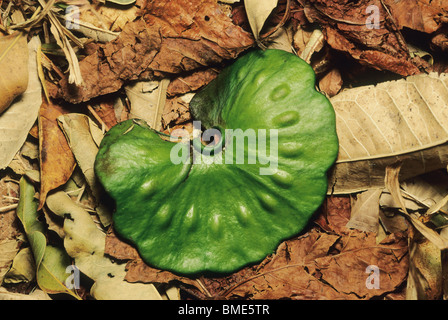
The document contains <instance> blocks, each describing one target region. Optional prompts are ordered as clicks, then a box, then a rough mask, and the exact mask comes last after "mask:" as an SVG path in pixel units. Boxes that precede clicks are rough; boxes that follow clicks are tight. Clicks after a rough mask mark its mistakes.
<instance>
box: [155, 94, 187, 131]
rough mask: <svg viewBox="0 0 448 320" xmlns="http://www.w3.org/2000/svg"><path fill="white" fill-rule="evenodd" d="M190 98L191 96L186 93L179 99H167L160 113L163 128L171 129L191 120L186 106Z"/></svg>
mask: <svg viewBox="0 0 448 320" xmlns="http://www.w3.org/2000/svg"><path fill="white" fill-rule="evenodd" d="M192 97H193V94H191V93H187V94H185V95H182V96H179V97H174V98H169V99H167V101H166V104H165V108H164V110H163V113H162V125H163V127H164V128H171V127H173V126H174V125H177V124H182V123H185V122H187V121H190V120H191V114H190V109H189V108H188V105H189V102H190V100H191V98H192Z"/></svg>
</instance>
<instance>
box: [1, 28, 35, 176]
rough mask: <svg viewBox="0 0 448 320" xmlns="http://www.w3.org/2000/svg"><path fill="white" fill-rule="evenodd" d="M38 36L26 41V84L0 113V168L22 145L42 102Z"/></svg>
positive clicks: (4, 165) (8, 161)
mask: <svg viewBox="0 0 448 320" xmlns="http://www.w3.org/2000/svg"><path fill="white" fill-rule="evenodd" d="M39 44H40V40H39V37H38V36H36V37H33V38H32V39H31V40H30V42H29V43H28V50H29V63H28V86H27V89H26V91H25V92H24V93H23V94H22V95H20V96H19V97H18V98H17V99H16V100H15V101H14V102H13V103H12V104H11V105H10V107H9V108H8V109H7V110H6V111H5V112H3V113H2V114H0V169H4V168H5V167H7V166H8V165H9V163H10V162H11V161H12V159H13V158H14V156H15V155H16V153H17V152H18V151H19V150H20V148H21V147H22V146H23V144H24V142H25V141H26V138H27V136H28V132H29V131H30V129H31V128H32V126H33V125H34V123H35V122H36V119H37V114H38V112H39V108H40V105H41V104H42V87H41V84H40V81H39V76H38V74H37V62H36V55H37V54H36V50H37V48H38V46H39Z"/></svg>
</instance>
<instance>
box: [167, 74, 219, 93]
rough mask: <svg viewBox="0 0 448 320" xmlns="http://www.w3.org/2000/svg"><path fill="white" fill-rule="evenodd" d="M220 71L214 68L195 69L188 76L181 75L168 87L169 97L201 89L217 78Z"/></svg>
mask: <svg viewBox="0 0 448 320" xmlns="http://www.w3.org/2000/svg"><path fill="white" fill-rule="evenodd" d="M218 73H219V71H218V70H216V69H214V68H209V69H205V70H199V71H195V72H193V73H191V74H188V75H186V76H179V77H177V78H175V79H173V81H171V82H170V84H169V85H168V89H167V94H168V96H169V97H173V96H177V95H182V94H185V93H189V92H193V91H196V90H199V89H200V88H202V87H204V86H206V85H207V84H208V83H210V81H212V80H213V79H215V78H216V76H217V75H218Z"/></svg>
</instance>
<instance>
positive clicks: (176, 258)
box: [95, 50, 338, 274]
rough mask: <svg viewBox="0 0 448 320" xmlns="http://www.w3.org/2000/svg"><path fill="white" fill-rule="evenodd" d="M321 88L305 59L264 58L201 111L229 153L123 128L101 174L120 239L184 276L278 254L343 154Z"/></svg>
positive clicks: (216, 84)
mask: <svg viewBox="0 0 448 320" xmlns="http://www.w3.org/2000/svg"><path fill="white" fill-rule="evenodd" d="M314 85H315V76H314V72H313V70H312V68H311V67H310V66H309V65H308V64H306V63H305V62H304V61H303V60H301V59H300V58H298V57H297V56H295V55H293V54H290V53H287V52H285V51H281V50H265V51H253V52H250V53H248V54H246V55H245V56H243V57H241V58H239V59H238V60H237V61H236V62H234V63H233V64H232V65H231V66H229V67H227V68H226V69H224V70H223V71H222V72H221V74H220V75H219V76H218V77H217V78H216V79H215V80H213V81H212V82H211V83H210V84H209V85H208V86H206V87H205V88H204V89H203V90H201V91H200V92H199V93H197V94H196V95H195V97H194V98H193V100H192V101H191V103H190V110H191V113H192V115H193V117H194V119H195V120H197V121H200V123H201V125H202V128H203V129H210V128H218V129H219V130H220V131H221V132H223V133H224V132H225V142H223V143H219V141H218V143H216V144H215V146H216V147H219V149H213V146H207V147H205V148H201V147H199V148H197V147H191V146H190V145H189V144H183V145H180V144H176V143H173V142H170V141H167V140H166V138H165V139H162V138H161V136H160V135H159V134H158V133H157V132H155V131H154V130H152V129H150V128H148V127H145V126H142V125H139V124H138V123H137V122H135V121H132V120H129V121H125V122H122V123H120V124H118V125H116V126H115V127H113V128H112V129H111V130H110V131H109V132H108V133H107V134H106V136H105V137H104V139H103V141H102V143H101V146H100V150H99V152H98V155H97V159H96V163H95V170H96V173H97V176H98V177H99V180H100V181H101V183H102V184H103V185H104V187H105V189H106V191H108V193H109V194H110V195H111V196H112V198H113V199H115V201H116V212H115V214H114V227H115V229H116V230H117V232H118V233H119V234H120V235H121V236H122V237H123V238H125V239H128V240H130V241H131V242H132V243H134V244H135V245H136V247H137V248H138V251H139V253H140V255H141V256H142V258H143V259H144V260H145V261H146V262H147V263H149V264H150V265H153V266H155V267H157V268H160V269H166V270H171V271H174V272H177V273H182V274H194V273H198V272H205V271H210V272H233V271H236V270H237V269H239V268H241V267H243V266H245V265H247V264H250V263H255V262H258V261H261V260H262V259H263V258H265V257H266V256H267V255H268V254H270V253H273V252H274V250H275V249H276V247H277V246H278V244H279V243H280V242H281V241H282V240H283V239H286V238H289V237H291V236H293V235H296V234H298V233H299V232H300V231H301V230H302V229H303V228H304V227H305V226H306V224H307V222H308V220H309V219H310V217H311V216H312V214H313V213H314V212H315V211H316V209H318V207H319V206H320V205H321V204H322V201H323V199H324V197H325V194H326V191H327V178H326V172H327V170H328V169H329V168H330V166H331V165H332V164H333V162H334V161H335V159H336V156H337V152H338V140H337V135H336V128H335V114H334V111H333V108H332V106H331V104H330V102H329V101H328V99H327V98H326V97H325V96H324V95H322V94H320V93H319V92H317V91H316V90H315V88H314ZM222 138H223V137H222ZM195 145H197V143H196V144H195ZM175 146H176V148H175ZM207 148H209V149H210V148H211V149H213V152H207V153H205V152H203V151H204V149H207ZM173 150H175V152H174V151H173ZM173 155H174V156H176V157H177V158H176V161H173ZM199 160H200V161H199Z"/></svg>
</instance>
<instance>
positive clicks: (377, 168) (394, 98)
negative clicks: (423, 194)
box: [329, 73, 448, 194]
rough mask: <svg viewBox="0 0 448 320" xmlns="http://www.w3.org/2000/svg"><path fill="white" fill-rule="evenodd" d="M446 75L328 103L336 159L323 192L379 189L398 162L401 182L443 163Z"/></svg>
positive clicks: (354, 92)
mask: <svg viewBox="0 0 448 320" xmlns="http://www.w3.org/2000/svg"><path fill="white" fill-rule="evenodd" d="M447 84H448V75H446V74H441V75H437V74H434V73H431V74H429V75H418V76H413V77H409V78H407V79H402V80H397V81H390V82H384V83H379V84H377V85H376V86H364V87H357V88H352V89H347V90H344V91H342V92H341V93H339V94H338V95H336V96H334V97H333V98H331V102H332V104H333V107H334V109H335V112H336V127H337V132H338V137H339V156H338V159H337V161H336V165H335V166H334V168H333V170H332V172H331V175H330V179H329V180H330V184H329V192H333V193H336V194H338V193H339V194H342V193H352V192H359V191H363V190H366V189H369V188H382V187H384V172H385V169H386V167H387V166H388V165H391V164H393V163H394V162H395V161H397V160H401V161H402V162H403V164H402V168H401V171H400V179H401V180H405V179H408V178H411V177H414V176H418V175H420V174H423V173H426V172H430V171H433V170H436V169H440V168H445V167H446V165H447V163H448V146H447V144H446V142H447V141H448V126H447V125H446V124H447V123H448V113H447V112H446V110H447V108H446V106H447V104H448V89H447Z"/></svg>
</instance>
